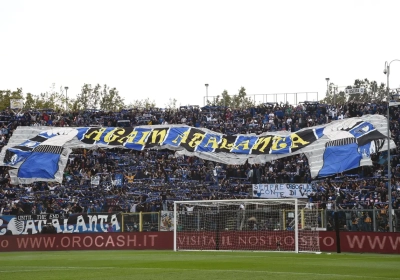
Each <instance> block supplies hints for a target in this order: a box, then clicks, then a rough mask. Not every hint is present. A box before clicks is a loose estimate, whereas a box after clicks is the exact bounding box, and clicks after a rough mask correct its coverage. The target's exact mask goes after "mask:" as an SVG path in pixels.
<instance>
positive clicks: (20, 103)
mask: <svg viewBox="0 0 400 280" xmlns="http://www.w3.org/2000/svg"><path fill="white" fill-rule="evenodd" d="M23 107H24V100H22V99H10V109H22V108H23Z"/></svg>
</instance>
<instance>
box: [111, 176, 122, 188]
mask: <svg viewBox="0 0 400 280" xmlns="http://www.w3.org/2000/svg"><path fill="white" fill-rule="evenodd" d="M123 183H124V175H123V174H121V173H117V174H115V180H114V182H113V185H114V186H116V187H122V185H123Z"/></svg>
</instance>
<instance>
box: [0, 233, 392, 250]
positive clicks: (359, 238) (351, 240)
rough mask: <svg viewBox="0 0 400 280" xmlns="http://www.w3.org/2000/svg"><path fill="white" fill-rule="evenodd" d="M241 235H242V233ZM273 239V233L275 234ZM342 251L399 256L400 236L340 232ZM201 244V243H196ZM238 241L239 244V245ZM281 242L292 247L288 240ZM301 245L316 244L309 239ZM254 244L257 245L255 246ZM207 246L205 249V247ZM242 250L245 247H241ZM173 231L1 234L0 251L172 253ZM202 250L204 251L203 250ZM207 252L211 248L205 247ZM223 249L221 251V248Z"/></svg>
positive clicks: (330, 238) (328, 241)
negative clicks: (150, 251)
mask: <svg viewBox="0 0 400 280" xmlns="http://www.w3.org/2000/svg"><path fill="white" fill-rule="evenodd" d="M241 234H243V233H241ZM274 235H275V236H277V235H276V233H275V234H274ZM180 237H181V238H180V239H179V240H178V246H179V243H182V242H186V243H188V242H189V244H193V246H194V248H193V249H200V248H201V246H199V245H201V244H200V243H204V242H206V244H209V245H211V244H213V242H214V241H215V240H214V241H213V240H212V239H211V238H199V235H198V233H187V235H184V236H183V235H182V233H181V234H180ZM318 239H319V244H320V248H321V251H323V252H336V243H335V232H320V234H319V238H318ZM340 239H341V249H342V252H354V253H385V254H400V234H399V233H387V232H341V233H340ZM224 240H225V241H224V242H225V243H224V246H223V249H224V250H234V249H235V248H236V249H237V248H238V247H237V246H238V245H241V246H243V244H244V243H245V244H246V246H247V247H246V249H247V250H251V249H252V248H254V250H256V248H258V250H260V245H262V244H268V242H269V241H268V240H271V238H270V237H268V234H266V235H265V237H264V238H261V237H260V235H259V233H258V234H257V235H252V234H251V232H247V233H246V234H245V235H243V236H242V238H241V240H239V239H237V241H234V240H233V239H226V238H225V239H224ZM199 242H200V243H199ZM237 242H242V244H238V243H237ZM282 242H288V244H287V245H290V244H292V240H291V238H286V239H283V240H282ZM300 242H315V240H312V239H309V240H308V239H305V240H300ZM256 244H257V245H256ZM205 247H207V246H205ZM242 248H244V247H242ZM172 249H173V232H135V233H132V232H125V233H124V232H114V233H89V234H88V233H71V234H39V235H18V236H7V235H3V236H1V238H0V252H11V251H59V250H172ZM203 249H204V248H203ZM208 249H210V248H208ZM221 249H222V248H221ZM270 249H271V248H270Z"/></svg>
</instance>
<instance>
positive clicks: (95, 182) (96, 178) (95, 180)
mask: <svg viewBox="0 0 400 280" xmlns="http://www.w3.org/2000/svg"><path fill="white" fill-rule="evenodd" d="M91 183H92V185H93V186H98V185H100V176H97V175H96V176H93V177H92V180H91Z"/></svg>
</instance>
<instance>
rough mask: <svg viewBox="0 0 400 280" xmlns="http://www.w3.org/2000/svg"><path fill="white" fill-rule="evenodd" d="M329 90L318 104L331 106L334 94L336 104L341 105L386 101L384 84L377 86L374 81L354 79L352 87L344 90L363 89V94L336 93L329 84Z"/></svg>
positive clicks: (335, 89)
mask: <svg viewBox="0 0 400 280" xmlns="http://www.w3.org/2000/svg"><path fill="white" fill-rule="evenodd" d="M328 88H329V90H328V93H327V95H326V96H325V98H324V99H322V100H320V103H325V104H333V103H334V99H335V98H334V94H335V95H336V104H339V105H342V104H345V103H347V102H372V101H374V100H380V101H382V100H386V88H385V84H384V83H381V84H380V85H379V86H378V83H377V82H376V81H369V80H368V79H356V80H355V81H354V84H353V85H352V86H347V87H346V90H349V89H353V88H363V89H364V93H356V94H348V93H346V90H344V91H340V92H338V93H337V92H336V91H337V88H335V87H334V84H332V83H331V84H329V87H328Z"/></svg>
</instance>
